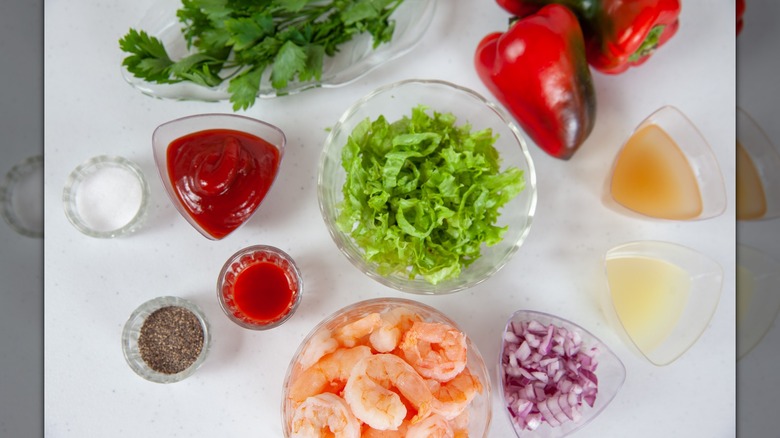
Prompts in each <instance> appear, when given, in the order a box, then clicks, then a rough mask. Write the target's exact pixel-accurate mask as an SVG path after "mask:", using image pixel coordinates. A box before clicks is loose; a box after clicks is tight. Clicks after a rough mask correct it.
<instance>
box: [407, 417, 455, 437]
mask: <svg viewBox="0 0 780 438" xmlns="http://www.w3.org/2000/svg"><path fill="white" fill-rule="evenodd" d="M454 437H455V433H454V432H453V431H452V428H451V427H450V424H449V423H448V422H447V420H446V419H444V417H442V416H441V415H436V414H433V415H431V416H429V417H428V418H426V419H424V420H422V421H420V422H418V423H417V424H413V425H411V426H409V430H408V431H407V432H406V438H454Z"/></svg>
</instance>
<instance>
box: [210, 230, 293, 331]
mask: <svg viewBox="0 0 780 438" xmlns="http://www.w3.org/2000/svg"><path fill="white" fill-rule="evenodd" d="M302 292H303V279H302V277H301V273H300V271H299V270H298V267H297V266H296V265H295V262H294V261H293V259H292V257H290V256H289V255H288V254H287V253H285V252H284V251H282V250H280V249H279V248H275V247H273V246H268V245H254V246H250V247H247V248H244V249H242V250H240V251H238V252H237V253H235V254H233V255H232V256H231V257H230V258H229V259H228V260H227V262H225V265H224V266H223V267H222V271H221V272H220V273H219V278H218V279H217V297H218V299H219V304H220V306H221V307H222V310H223V311H224V312H225V314H226V315H227V316H228V317H229V318H230V319H231V320H232V321H233V322H235V323H236V324H238V325H240V326H242V327H244V328H248V329H252V330H268V329H272V328H274V327H277V326H279V325H281V324H282V323H283V322H285V321H287V320H288V319H289V318H290V317H291V316H292V314H293V313H294V312H295V309H296V308H297V307H298V303H300V301H301V294H302Z"/></svg>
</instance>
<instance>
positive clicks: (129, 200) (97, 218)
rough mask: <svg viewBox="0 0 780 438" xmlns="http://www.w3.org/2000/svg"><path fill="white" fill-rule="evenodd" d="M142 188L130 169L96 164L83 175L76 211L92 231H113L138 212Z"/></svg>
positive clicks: (141, 198)
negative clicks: (96, 165)
mask: <svg viewBox="0 0 780 438" xmlns="http://www.w3.org/2000/svg"><path fill="white" fill-rule="evenodd" d="M142 200H143V189H142V186H141V182H140V181H139V180H138V177H137V176H136V175H135V174H133V173H132V172H131V171H130V170H127V169H124V168H121V167H115V166H98V167H96V168H94V169H91V171H89V173H88V174H87V175H85V176H84V179H83V181H82V182H81V184H80V185H79V187H78V190H77V193H76V197H75V203H76V211H77V212H78V214H79V216H81V219H82V220H83V222H84V224H85V225H86V226H88V227H89V228H92V229H93V230H95V231H100V232H103V231H113V230H116V229H119V228H122V227H123V226H125V225H127V224H128V223H129V222H130V221H131V220H132V219H133V218H134V217H135V215H136V214H137V213H138V210H139V209H140V207H141V203H142Z"/></svg>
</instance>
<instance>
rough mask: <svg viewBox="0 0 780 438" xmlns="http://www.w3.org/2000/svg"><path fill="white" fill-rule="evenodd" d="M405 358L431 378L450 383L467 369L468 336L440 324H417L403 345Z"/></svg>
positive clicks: (406, 335)
mask: <svg viewBox="0 0 780 438" xmlns="http://www.w3.org/2000/svg"><path fill="white" fill-rule="evenodd" d="M400 348H401V350H402V351H403V354H404V358H405V359H406V360H407V362H409V364H411V365H412V366H413V367H414V369H415V370H417V372H419V373H420V375H422V376H423V377H425V378H427V379H435V380H438V381H440V382H446V381H448V380H450V379H452V378H454V377H455V376H457V375H458V373H460V372H461V371H463V369H464V368H465V367H466V359H467V358H466V354H467V347H466V335H464V334H463V333H462V332H461V331H459V330H458V329H456V328H454V327H452V326H450V325H448V324H443V323H438V322H415V323H414V324H413V325H412V328H410V329H409V331H407V332H406V334H405V335H404V338H403V340H402V341H401V345H400Z"/></svg>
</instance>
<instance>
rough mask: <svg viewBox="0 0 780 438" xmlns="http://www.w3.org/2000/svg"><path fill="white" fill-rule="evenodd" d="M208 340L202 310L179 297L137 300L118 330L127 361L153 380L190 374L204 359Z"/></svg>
mask: <svg viewBox="0 0 780 438" xmlns="http://www.w3.org/2000/svg"><path fill="white" fill-rule="evenodd" d="M210 343H211V332H210V330H209V323H208V320H207V319H206V316H205V315H204V313H203V311H202V310H201V309H200V308H199V307H198V306H196V305H195V304H193V303H192V302H190V301H188V300H185V299H183V298H179V297H171V296H165V297H158V298H155V299H152V300H149V301H147V302H145V303H143V304H141V305H140V306H139V307H138V308H137V309H135V311H133V313H132V314H131V315H130V318H129V319H128V320H127V323H125V327H124V330H123V331H122V351H123V352H124V355H125V359H126V360H127V363H128V365H130V368H131V369H132V370H133V371H135V373H136V374H138V375H139V376H141V377H143V378H144V379H146V380H149V381H151V382H156V383H173V382H178V381H180V380H183V379H185V378H187V377H189V376H191V375H192V373H194V372H195V370H197V369H198V367H200V365H201V364H202V363H203V361H204V360H205V359H206V356H207V355H208V352H209V346H210Z"/></svg>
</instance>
